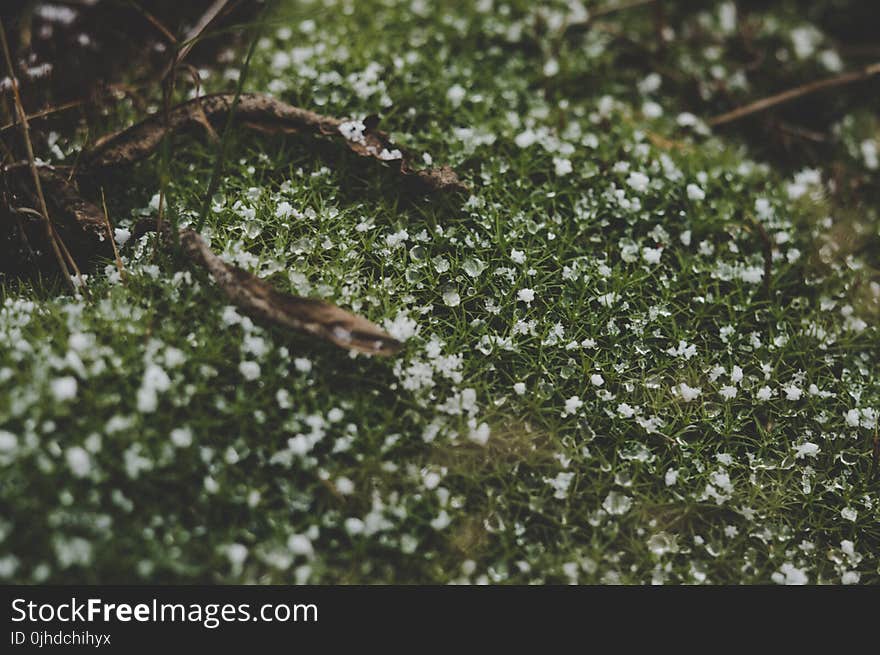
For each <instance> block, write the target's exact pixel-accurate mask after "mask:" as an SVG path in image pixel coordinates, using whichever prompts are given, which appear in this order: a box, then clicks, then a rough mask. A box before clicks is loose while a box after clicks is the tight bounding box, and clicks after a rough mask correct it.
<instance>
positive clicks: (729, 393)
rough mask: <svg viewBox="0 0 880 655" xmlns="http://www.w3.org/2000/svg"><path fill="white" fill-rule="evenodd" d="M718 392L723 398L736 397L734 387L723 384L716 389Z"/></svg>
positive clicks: (730, 398)
mask: <svg viewBox="0 0 880 655" xmlns="http://www.w3.org/2000/svg"><path fill="white" fill-rule="evenodd" d="M718 393H720V394H721V397H722V398H724V400H732V399H734V398H736V387H734V386H731V385H725V386H723V387H721V389H719V390H718Z"/></svg>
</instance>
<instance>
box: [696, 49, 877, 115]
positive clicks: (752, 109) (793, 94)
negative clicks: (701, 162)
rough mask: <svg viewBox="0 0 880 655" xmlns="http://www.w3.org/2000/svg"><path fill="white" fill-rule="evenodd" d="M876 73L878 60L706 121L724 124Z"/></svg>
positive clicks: (867, 77) (868, 77)
mask: <svg viewBox="0 0 880 655" xmlns="http://www.w3.org/2000/svg"><path fill="white" fill-rule="evenodd" d="M877 74H880V62H877V63H874V64H871V65H870V66H866V67H865V68H863V69H861V70H858V71H851V72H849V73H842V74H841V75H835V76H833V77H826V78H825V79H823V80H816V81H815V82H810V83H808V84H803V85H801V86H798V87H795V88H793V89H789V90H787V91H783V92H782V93H777V94H775V95H772V96H769V97H767V98H762V99H761V100H756V101H755V102H752V103H750V104H748V105H745V106H743V107H739V108H737V109H734V110H733V111H729V112H727V113H726V114H721V115H720V116H715V117H714V118H710V119H709V120H708V121H707V122H708V124H709V125H710V126H712V127H717V126H719V125H725V124H727V123H731V122H733V121H736V120H739V119H740V118H744V117H745V116H750V115H752V114H756V113H758V112H761V111H764V110H766V109H770V108H771V107H776V106H777V105H782V104H785V103H787V102H791V101H792V100H796V99H798V98H801V97H803V96H805V95H809V94H811V93H817V92H818V91H824V90H825V89H832V88H834V87H838V86H843V85H845V84H852V83H853V82H862V81H864V80H867V79H870V78H871V77H873V76H874V75H877Z"/></svg>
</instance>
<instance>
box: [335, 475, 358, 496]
mask: <svg viewBox="0 0 880 655" xmlns="http://www.w3.org/2000/svg"><path fill="white" fill-rule="evenodd" d="M336 491H338V492H339V493H341V494H342V495H343V496H350V495H351V494H353V493H354V482H352V481H351V480H350V479H348V478H346V477H341V478H337V479H336Z"/></svg>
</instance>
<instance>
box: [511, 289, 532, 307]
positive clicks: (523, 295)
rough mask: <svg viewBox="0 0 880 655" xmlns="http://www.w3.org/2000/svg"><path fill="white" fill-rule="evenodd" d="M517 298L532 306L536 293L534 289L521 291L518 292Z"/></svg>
mask: <svg viewBox="0 0 880 655" xmlns="http://www.w3.org/2000/svg"><path fill="white" fill-rule="evenodd" d="M516 297H517V298H518V299H519V300H521V301H522V302H524V303H526V304H527V305H530V304H531V303H532V301H533V300H534V299H535V292H534V290H533V289H520V290H519V291H517V292H516Z"/></svg>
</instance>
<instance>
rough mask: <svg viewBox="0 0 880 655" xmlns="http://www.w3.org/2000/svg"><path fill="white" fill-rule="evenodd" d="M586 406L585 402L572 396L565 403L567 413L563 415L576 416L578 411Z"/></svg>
mask: <svg viewBox="0 0 880 655" xmlns="http://www.w3.org/2000/svg"><path fill="white" fill-rule="evenodd" d="M583 406H584V401H583V400H581V399H580V398H578V397H577V396H572V397H571V398H569V399H568V400H566V401H565V411H564V412H563V413H562V415H563V416H568V415H569V414H575V413H577V411H578V410H579V409H580V408H581V407H583Z"/></svg>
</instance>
